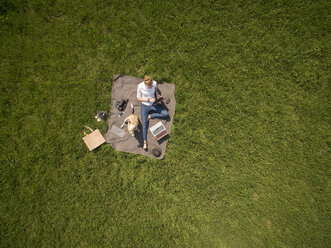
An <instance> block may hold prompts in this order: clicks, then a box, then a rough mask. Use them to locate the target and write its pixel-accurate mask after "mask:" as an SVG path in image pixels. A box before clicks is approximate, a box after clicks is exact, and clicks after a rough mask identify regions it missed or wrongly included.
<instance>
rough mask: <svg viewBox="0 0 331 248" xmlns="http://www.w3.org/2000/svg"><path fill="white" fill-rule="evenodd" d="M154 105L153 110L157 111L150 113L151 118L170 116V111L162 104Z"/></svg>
mask: <svg viewBox="0 0 331 248" xmlns="http://www.w3.org/2000/svg"><path fill="white" fill-rule="evenodd" d="M152 107H153V108H152V110H153V111H155V112H156V113H153V114H151V115H150V117H151V119H154V118H167V117H168V116H169V113H168V111H167V110H166V109H165V108H164V107H163V106H162V105H161V104H158V105H156V106H152Z"/></svg>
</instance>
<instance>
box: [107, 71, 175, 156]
mask: <svg viewBox="0 0 331 248" xmlns="http://www.w3.org/2000/svg"><path fill="white" fill-rule="evenodd" d="M142 81H143V79H142V78H137V77H133V76H126V75H116V76H115V77H114V79H113V87H112V99H111V105H110V111H109V117H108V120H107V130H106V133H105V135H104V137H105V140H106V142H107V143H109V144H111V146H112V147H113V148H114V149H115V150H116V151H122V152H128V153H136V154H141V155H145V156H148V157H152V158H157V159H163V157H164V154H165V151H166V147H167V143H168V139H169V137H170V132H171V125H172V120H173V116H174V113H175V107H176V100H175V94H174V93H175V85H174V84H168V83H163V82H158V89H159V90H160V92H161V95H162V96H163V97H164V101H163V103H162V104H163V106H164V107H165V108H166V109H167V110H168V112H169V118H168V119H151V120H149V126H148V129H147V142H148V150H147V151H145V150H144V149H142V146H143V139H142V120H141V114H140V113H141V111H140V102H139V101H138V100H137V87H138V84H139V83H141V82H142ZM122 99H129V102H128V104H127V107H126V109H125V110H124V113H125V114H124V115H123V116H122V117H119V116H118V114H119V112H120V111H119V110H118V109H117V108H116V106H115V105H116V102H118V101H121V100H122ZM167 99H170V103H168V104H166V100H167ZM131 103H132V104H133V106H134V113H135V114H136V115H137V116H138V119H139V132H137V131H135V135H134V136H131V135H130V134H129V132H128V131H127V124H125V126H124V128H123V129H122V130H119V129H120V128H121V125H122V124H123V121H124V119H125V118H127V117H128V116H129V115H130V114H131V112H132V108H131V106H130V104H131ZM159 121H161V122H162V123H163V124H164V126H165V128H166V129H167V131H168V133H169V135H168V136H166V137H164V138H163V139H161V140H160V141H157V140H156V139H155V138H154V136H153V135H152V133H151V132H150V130H149V128H150V127H151V126H153V125H155V124H156V123H157V122H159ZM153 148H159V149H161V151H162V153H161V155H160V156H159V157H155V156H154V155H153V153H152V150H153Z"/></svg>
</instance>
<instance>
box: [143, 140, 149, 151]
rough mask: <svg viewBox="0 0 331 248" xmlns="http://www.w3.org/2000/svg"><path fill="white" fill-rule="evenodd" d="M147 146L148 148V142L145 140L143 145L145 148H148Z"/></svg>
mask: <svg viewBox="0 0 331 248" xmlns="http://www.w3.org/2000/svg"><path fill="white" fill-rule="evenodd" d="M147 148H148V144H147V142H146V141H144V146H143V149H144V150H147Z"/></svg>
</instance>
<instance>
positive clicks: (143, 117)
mask: <svg viewBox="0 0 331 248" xmlns="http://www.w3.org/2000/svg"><path fill="white" fill-rule="evenodd" d="M150 111H151V110H150V106H146V105H144V104H141V120H142V122H143V140H144V142H145V141H147V127H148V120H147V117H148V113H149V112H150Z"/></svg>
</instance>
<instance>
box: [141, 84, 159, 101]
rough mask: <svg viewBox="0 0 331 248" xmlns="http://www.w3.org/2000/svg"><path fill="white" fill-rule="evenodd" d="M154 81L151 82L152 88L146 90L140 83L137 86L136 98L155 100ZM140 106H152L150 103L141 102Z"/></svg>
mask: <svg viewBox="0 0 331 248" xmlns="http://www.w3.org/2000/svg"><path fill="white" fill-rule="evenodd" d="M156 84H157V83H156V81H153V86H152V88H148V87H147V86H146V85H145V83H144V82H141V83H140V84H138V88H137V98H140V97H143V98H155V89H156ZM141 103H142V104H145V105H147V106H152V105H153V103H152V102H141Z"/></svg>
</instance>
